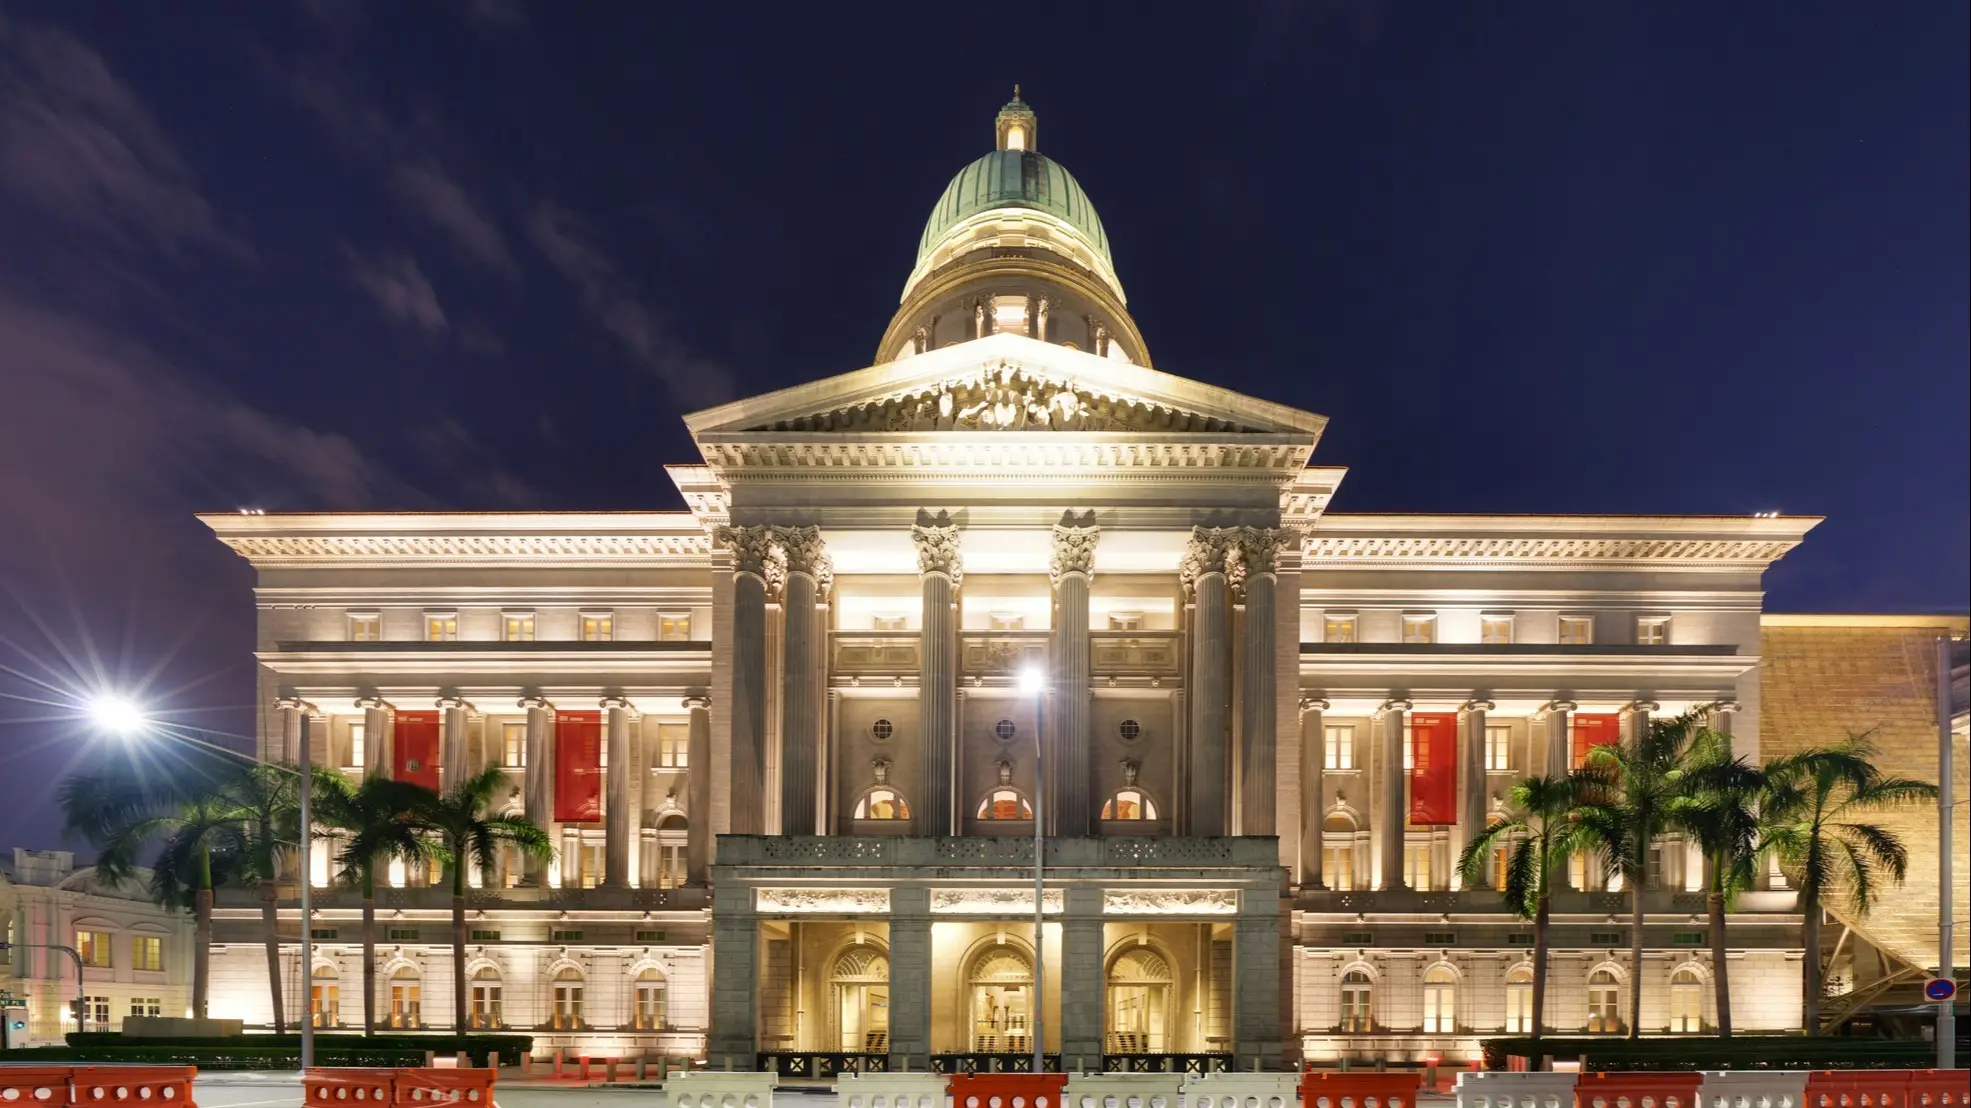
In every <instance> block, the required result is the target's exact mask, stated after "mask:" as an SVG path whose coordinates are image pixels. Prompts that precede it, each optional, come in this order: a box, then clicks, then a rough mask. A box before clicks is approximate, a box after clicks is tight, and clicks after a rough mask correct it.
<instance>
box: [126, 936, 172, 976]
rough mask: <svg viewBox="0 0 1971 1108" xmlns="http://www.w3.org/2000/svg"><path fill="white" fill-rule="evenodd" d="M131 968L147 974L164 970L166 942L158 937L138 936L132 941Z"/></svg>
mask: <svg viewBox="0 0 1971 1108" xmlns="http://www.w3.org/2000/svg"><path fill="white" fill-rule="evenodd" d="M130 968H131V969H134V970H143V971H145V972H146V973H160V972H162V971H163V969H164V940H163V939H161V938H159V937H157V936H156V935H136V936H133V937H132V938H131V940H130Z"/></svg>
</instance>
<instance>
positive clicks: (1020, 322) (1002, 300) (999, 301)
mask: <svg viewBox="0 0 1971 1108" xmlns="http://www.w3.org/2000/svg"><path fill="white" fill-rule="evenodd" d="M992 329H993V330H995V331H1012V332H1014V333H1016V334H1022V335H1024V334H1026V331H1027V298H1026V297H1024V296H996V297H994V298H993V301H992Z"/></svg>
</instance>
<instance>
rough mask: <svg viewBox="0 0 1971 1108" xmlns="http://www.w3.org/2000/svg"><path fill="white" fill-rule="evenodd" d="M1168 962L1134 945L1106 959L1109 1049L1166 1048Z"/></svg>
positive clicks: (1160, 1050)
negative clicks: (1111, 958) (1114, 957)
mask: <svg viewBox="0 0 1971 1108" xmlns="http://www.w3.org/2000/svg"><path fill="white" fill-rule="evenodd" d="M1170 980H1171V974H1170V963H1169V962H1166V961H1164V959H1163V956H1162V955H1160V954H1158V953H1157V952H1156V951H1154V950H1151V949H1149V948H1148V947H1137V948H1136V949H1134V950H1130V951H1126V952H1124V953H1123V954H1121V955H1118V956H1117V957H1116V959H1115V961H1113V962H1111V963H1109V989H1108V992H1109V1036H1108V1038H1109V1051H1110V1053H1112V1054H1163V1053H1166V1052H1168V1051H1169V1050H1170V1036H1169V1027H1170V1019H1169V1017H1170Z"/></svg>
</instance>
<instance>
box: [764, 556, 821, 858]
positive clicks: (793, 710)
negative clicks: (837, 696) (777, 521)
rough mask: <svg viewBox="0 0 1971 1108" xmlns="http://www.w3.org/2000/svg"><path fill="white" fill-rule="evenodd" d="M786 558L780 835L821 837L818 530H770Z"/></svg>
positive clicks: (783, 604) (781, 697)
mask: <svg viewBox="0 0 1971 1108" xmlns="http://www.w3.org/2000/svg"><path fill="white" fill-rule="evenodd" d="M775 533H776V534H777V535H778V536H779V540H780V545H781V548H782V549H783V550H785V551H786V554H787V585H786V591H785V593H784V594H783V595H782V598H781V609H782V611H783V612H784V613H785V617H786V631H785V632H784V633H783V634H782V635H781V647H782V649H783V651H784V654H783V662H784V664H783V665H782V666H781V668H780V672H781V682H782V686H781V696H780V831H781V833H782V834H785V835H814V834H819V833H820V830H821V828H820V826H819V823H818V821H817V818H816V812H817V809H818V804H819V799H820V798H819V796H818V795H817V794H818V791H819V789H820V780H821V776H820V757H821V742H822V728H821V650H822V639H823V634H822V628H821V609H820V608H819V606H818V605H819V602H820V599H821V590H820V584H819V576H820V574H821V572H822V571H823V566H822V561H823V559H824V558H826V555H825V554H824V553H823V552H822V545H821V530H820V528H817V527H781V528H777V529H776V532H775Z"/></svg>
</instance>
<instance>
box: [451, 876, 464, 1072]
mask: <svg viewBox="0 0 1971 1108" xmlns="http://www.w3.org/2000/svg"><path fill="white" fill-rule="evenodd" d="M452 1031H453V1033H454V1034H458V1035H463V1034H465V1031H466V1016H465V867H464V866H453V867H452Z"/></svg>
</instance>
